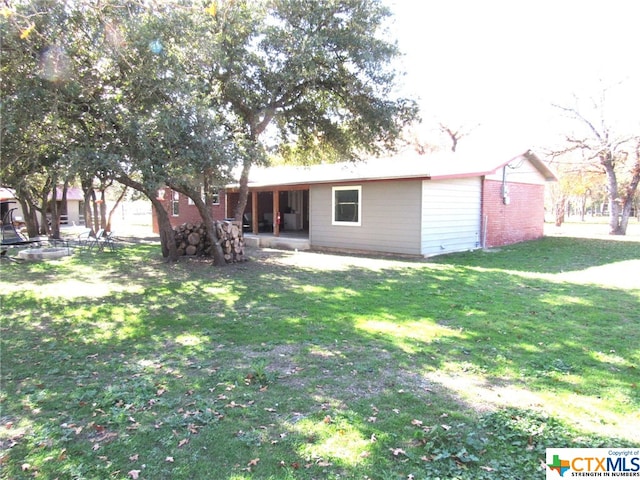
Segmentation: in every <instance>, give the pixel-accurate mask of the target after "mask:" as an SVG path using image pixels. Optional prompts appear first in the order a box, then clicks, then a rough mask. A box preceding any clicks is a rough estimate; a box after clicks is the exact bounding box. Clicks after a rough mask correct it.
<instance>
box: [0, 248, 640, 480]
mask: <svg viewBox="0 0 640 480" xmlns="http://www.w3.org/2000/svg"><path fill="white" fill-rule="evenodd" d="M1 268H2V272H1V277H0V292H2V295H1V301H2V318H3V319H2V332H1V334H2V352H1V361H2V394H1V398H0V402H1V403H0V406H1V408H2V410H1V414H0V415H1V417H0V447H1V448H2V451H1V452H0V468H1V470H0V472H1V473H0V475H1V478H3V479H22V478H24V479H27V478H46V479H55V478H58V479H99V480H104V479H136V478H138V479H153V480H156V479H188V480H196V479H212V478H213V479H225V480H240V479H347V478H349V479H351V478H353V479H381V480H388V479H438V478H442V479H456V478H460V479H514V478H518V479H535V478H544V461H545V458H544V457H545V448H547V447H579V446H586V447H628V446H636V447H637V446H638V445H639V444H640V389H639V386H638V385H639V384H640V346H639V345H640V341H639V339H640V309H639V308H638V305H639V304H640V276H639V275H638V272H640V243H638V242H635V241H626V242H618V241H615V240H611V239H586V238H580V239H578V238H570V237H566V238H553V237H548V238H545V239H543V240H540V241H535V242H529V243H524V244H520V245H515V246H512V247H508V248H502V249H501V250H499V251H496V252H481V251H479V252H474V253H464V254H456V255H448V256H445V257H442V258H437V259H434V260H431V261H410V260H397V259H380V258H362V257H348V256H337V255H320V254H314V253H294V252H278V251H272V252H264V251H260V252H255V255H254V256H253V258H252V260H251V261H250V262H247V263H244V264H241V265H234V266H229V267H226V268H221V269H218V268H215V267H212V266H210V265H209V264H208V263H206V262H204V261H183V262H180V263H178V264H175V265H168V264H166V263H164V262H163V261H162V259H161V258H160V256H159V247H158V246H155V245H136V246H129V247H126V248H122V249H120V250H118V251H117V252H103V253H97V252H94V253H89V252H82V253H76V254H75V255H74V256H73V257H69V258H66V259H62V260H58V261H49V262H34V263H22V264H15V263H11V262H3V264H2V266H1Z"/></svg>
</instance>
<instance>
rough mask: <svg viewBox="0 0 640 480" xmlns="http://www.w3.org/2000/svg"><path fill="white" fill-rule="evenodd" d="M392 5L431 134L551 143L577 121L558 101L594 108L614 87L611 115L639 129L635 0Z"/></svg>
mask: <svg viewBox="0 0 640 480" xmlns="http://www.w3.org/2000/svg"><path fill="white" fill-rule="evenodd" d="M386 4H387V5H388V6H389V7H390V8H391V10H392V12H393V14H394V17H393V20H392V21H393V24H392V26H391V34H392V35H395V36H396V38H397V41H398V45H399V47H400V50H401V51H402V52H403V53H404V54H405V55H404V57H403V61H402V63H401V65H400V67H401V68H402V69H403V70H404V71H405V72H406V75H405V76H404V77H403V78H402V79H401V82H402V83H403V88H404V91H405V92H407V93H409V94H410V95H412V96H413V97H414V98H417V99H418V100H419V104H420V106H421V112H422V117H423V119H424V126H423V127H422V128H423V130H425V131H426V130H429V129H430V128H431V127H432V126H433V125H437V123H438V122H443V123H445V124H448V125H453V126H456V127H462V128H463V129H465V130H471V131H472V134H471V136H469V137H468V138H469V141H471V140H472V138H473V137H475V140H476V141H478V140H479V139H480V137H483V138H484V139H485V140H488V139H491V141H495V139H497V138H499V139H502V141H506V142H509V143H513V144H514V145H516V144H520V145H523V146H524V148H529V147H533V148H535V147H537V146H543V145H544V146H547V145H549V144H550V143H552V142H555V141H557V139H558V138H559V136H560V135H562V134H563V133H564V132H566V131H567V128H572V127H570V126H568V124H567V122H566V120H564V119H563V118H562V115H561V112H560V110H559V109H557V108H555V107H552V104H559V105H562V106H569V107H574V106H576V105H577V106H578V107H579V108H580V109H581V111H585V112H588V111H589V108H590V106H591V105H592V102H591V101H590V99H591V98H597V97H598V96H599V95H600V92H601V91H602V88H603V87H612V86H614V85H615V87H614V88H613V89H611V90H609V92H611V93H609V94H608V95H609V97H608V101H607V105H608V108H609V110H608V111H607V115H608V116H610V117H611V118H612V119H614V118H615V120H616V121H618V120H619V121H620V122H621V123H622V124H623V127H622V128H631V127H632V126H633V127H635V128H636V129H638V128H640V122H639V119H640V55H638V52H639V50H640V49H639V48H638V47H639V46H640V41H639V38H638V36H637V18H638V14H637V11H638V7H637V6H636V2H634V1H633V0H626V1H620V0H604V1H600V0H583V1H575V0H555V1H549V0H536V1H535V2H532V1H527V2H525V1H522V0H511V1H507V0H482V1H473V0H439V1H435V0H422V1H416V0H386ZM576 98H577V99H578V103H577V104H576ZM612 121H613V120H612ZM460 145H461V146H462V145H463V141H461V144H460Z"/></svg>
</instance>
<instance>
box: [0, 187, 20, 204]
mask: <svg viewBox="0 0 640 480" xmlns="http://www.w3.org/2000/svg"><path fill="white" fill-rule="evenodd" d="M15 198H16V194H15V192H14V191H13V190H11V189H10V188H4V187H0V201H2V200H15Z"/></svg>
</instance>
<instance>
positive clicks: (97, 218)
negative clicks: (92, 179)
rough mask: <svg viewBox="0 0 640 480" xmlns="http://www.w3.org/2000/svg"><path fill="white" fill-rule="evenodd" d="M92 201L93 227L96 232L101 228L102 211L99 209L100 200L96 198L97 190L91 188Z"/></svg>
mask: <svg viewBox="0 0 640 480" xmlns="http://www.w3.org/2000/svg"><path fill="white" fill-rule="evenodd" d="M91 203H92V207H93V208H92V209H93V212H92V213H93V215H92V218H93V227H92V228H91V229H92V230H93V231H94V232H97V231H98V230H100V212H99V211H98V202H97V200H96V191H95V190H91Z"/></svg>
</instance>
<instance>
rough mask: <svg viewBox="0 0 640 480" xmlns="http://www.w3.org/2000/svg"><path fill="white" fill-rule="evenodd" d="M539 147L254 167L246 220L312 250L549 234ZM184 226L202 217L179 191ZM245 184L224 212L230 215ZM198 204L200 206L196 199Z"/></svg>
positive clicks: (431, 250) (399, 248)
mask: <svg viewBox="0 0 640 480" xmlns="http://www.w3.org/2000/svg"><path fill="white" fill-rule="evenodd" d="M555 180H557V178H556V176H555V175H554V173H553V172H552V171H551V170H550V169H549V167H548V166H547V165H546V164H545V163H544V162H543V161H542V160H541V159H540V158H539V157H538V156H537V155H536V154H535V153H534V152H532V151H530V150H527V151H525V152H523V153H521V154H518V155H516V156H511V157H506V158H505V157H502V158H499V156H497V155H490V156H480V155H471V156H467V157H465V156H461V155H459V154H457V153H456V154H453V153H439V154H420V153H418V152H416V151H414V150H407V151H405V152H402V153H400V154H397V155H394V156H392V157H388V158H377V159H372V160H368V161H362V162H355V163H353V162H351V163H338V164H323V165H312V166H278V167H268V168H254V169H252V171H251V174H250V180H249V198H248V202H247V208H246V210H245V215H244V218H243V219H242V220H243V223H244V224H245V225H246V226H247V229H248V230H249V231H250V232H251V233H253V234H254V235H258V236H259V235H264V234H267V235H276V236H278V235H281V234H282V235H286V234H287V233H289V232H292V233H296V234H297V235H298V236H301V235H302V236H306V237H308V243H309V246H310V247H311V248H315V249H328V250H331V249H333V250H343V251H361V252H375V253H395V254H405V255H416V256H425V257H426V256H431V255H436V254H440V253H447V252H455V251H463V250H471V249H476V248H482V247H485V248H489V247H496V246H501V245H507V244H511V243H516V242H521V241H525V240H532V239H536V238H540V237H542V236H543V233H544V188H545V183H546V182H550V181H555ZM168 197H169V199H168V201H169V202H173V203H174V204H175V207H176V209H175V210H169V211H170V212H174V213H175V214H174V216H173V219H172V220H173V221H174V222H175V224H180V223H184V222H185V221H194V219H193V218H192V217H188V214H190V213H191V212H188V211H187V212H184V217H183V210H184V209H185V208H186V207H188V205H184V208H183V205H182V204H181V203H180V202H181V201H182V202H183V203H188V202H187V201H186V200H184V199H183V200H181V199H180V195H178V194H177V192H175V193H174V192H169V195H168ZM237 198H238V190H237V186H233V185H232V186H227V188H226V189H225V190H224V191H222V190H221V192H220V196H219V201H218V204H217V205H215V206H214V207H212V208H214V209H216V212H215V213H214V216H215V217H216V218H219V219H222V218H226V217H229V216H230V213H231V211H232V208H233V206H234V205H235V204H236V202H237ZM193 209H195V206H193Z"/></svg>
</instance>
